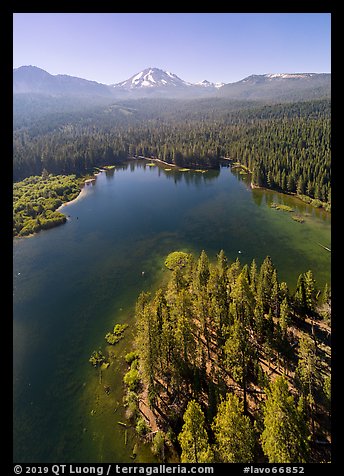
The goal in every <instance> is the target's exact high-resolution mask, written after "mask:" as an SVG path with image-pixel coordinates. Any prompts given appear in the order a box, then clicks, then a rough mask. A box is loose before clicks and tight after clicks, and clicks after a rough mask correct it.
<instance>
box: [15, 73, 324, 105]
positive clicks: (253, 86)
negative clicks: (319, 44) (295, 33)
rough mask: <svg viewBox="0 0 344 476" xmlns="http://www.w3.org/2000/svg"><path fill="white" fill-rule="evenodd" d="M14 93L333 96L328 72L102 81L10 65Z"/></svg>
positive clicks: (139, 75) (149, 76) (135, 77)
mask: <svg viewBox="0 0 344 476" xmlns="http://www.w3.org/2000/svg"><path fill="white" fill-rule="evenodd" d="M13 93H14V94H45V95H51V96H78V97H90V96H92V97H97V96H98V97H109V98H111V97H113V98H116V99H121V98H123V99H127V98H142V97H167V98H178V97H179V98H197V97H206V96H208V97H220V98H221V97H222V98H229V99H241V100H242V99H244V100H245V99H247V100H268V101H271V100H306V99H315V98H325V97H330V96H331V74H330V73H268V74H263V75H251V76H248V77H246V78H244V79H242V80H240V81H237V82H235V83H228V84H225V83H211V82H209V81H207V80H203V81H201V82H198V83H190V82H187V81H184V80H183V79H181V78H179V77H178V76H177V75H176V74H174V73H171V72H169V71H163V70H162V69H159V68H153V67H151V68H146V69H144V70H142V71H140V72H139V73H137V74H135V75H133V76H131V77H130V78H128V79H127V80H125V81H121V82H119V83H116V84H112V85H106V84H102V83H98V82H96V81H89V80H87V79H82V78H78V77H75V76H68V75H64V74H58V75H52V74H50V73H48V72H47V71H45V70H43V69H41V68H38V67H36V66H21V67H19V68H16V69H14V70H13Z"/></svg>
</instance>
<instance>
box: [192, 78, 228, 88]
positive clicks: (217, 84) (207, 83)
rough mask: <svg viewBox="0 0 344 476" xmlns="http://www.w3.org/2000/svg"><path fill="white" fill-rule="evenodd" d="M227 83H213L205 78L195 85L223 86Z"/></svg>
mask: <svg viewBox="0 0 344 476" xmlns="http://www.w3.org/2000/svg"><path fill="white" fill-rule="evenodd" d="M224 84H225V83H211V82H210V81H207V80H206V79H204V80H203V81H200V82H198V83H195V86H201V87H203V88H216V89H218V88H221V87H222V86H223V85H224Z"/></svg>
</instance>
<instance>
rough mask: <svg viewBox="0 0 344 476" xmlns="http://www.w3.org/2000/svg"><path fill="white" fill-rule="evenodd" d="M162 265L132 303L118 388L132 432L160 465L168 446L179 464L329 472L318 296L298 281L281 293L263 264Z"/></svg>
mask: <svg viewBox="0 0 344 476" xmlns="http://www.w3.org/2000/svg"><path fill="white" fill-rule="evenodd" d="M166 266H168V268H169V269H170V270H171V271H170V272H171V275H170V279H169V282H168V284H167V285H166V286H165V287H164V288H161V289H158V290H157V291H156V292H155V293H154V294H153V295H152V294H150V293H142V294H141V295H140V296H139V298H138V300H137V304H136V325H137V337H136V341H135V348H134V349H133V352H131V353H130V354H128V359H127V362H128V365H129V370H128V372H127V374H126V375H125V377H124V382H125V384H126V387H127V394H126V396H125V402H126V405H127V406H128V418H129V419H130V421H131V422H132V423H133V424H134V425H136V430H137V431H138V432H139V433H140V434H141V435H148V436H150V437H153V448H155V452H156V454H158V455H159V457H160V458H161V459H162V460H164V459H166V458H168V451H169V448H171V447H174V448H175V450H176V451H177V452H178V454H179V457H180V461H181V462H189V463H201V462H203V463H204V462H271V463H279V462H283V463H304V462H329V461H330V458H331V456H330V442H331V436H330V400H331V384H330V382H331V374H330V358H331V351H330V334H331V331H330V313H331V299H330V291H329V288H328V286H327V285H326V286H325V288H324V289H323V290H318V289H317V288H316V283H315V281H314V278H313V275H312V272H311V271H307V272H305V273H302V274H301V275H300V276H299V278H298V282H297V286H296V289H295V291H294V292H291V291H290V290H289V288H288V286H287V284H286V283H285V282H280V281H279V280H278V276H277V270H276V268H275V267H274V265H273V263H272V261H271V259H270V257H268V256H267V257H266V258H265V260H264V261H263V263H262V264H261V266H260V267H258V266H257V265H256V263H255V261H254V260H253V261H252V263H251V264H250V266H248V265H246V264H245V265H241V263H240V262H239V260H238V259H237V260H236V261H234V262H232V263H229V262H228V261H227V258H226V256H225V254H224V252H223V251H221V252H220V253H219V254H218V256H217V260H216V262H215V263H214V264H211V263H210V262H209V260H208V257H207V255H206V253H205V252H204V251H202V253H201V255H200V256H199V258H198V259H195V258H193V256H192V255H189V254H186V253H181V252H175V253H173V254H172V255H170V256H169V257H168V258H167V260H166ZM129 357H130V358H129ZM142 401H144V403H145V406H144V407H142V405H141V406H140V402H142ZM146 406H149V408H150V411H149V413H148V414H147V413H145V408H146ZM142 414H143V416H142ZM147 415H148V416H147ZM149 426H150V427H151V428H149ZM154 428H155V430H154V431H152V429H154Z"/></svg>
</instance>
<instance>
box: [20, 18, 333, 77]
mask: <svg viewBox="0 0 344 476" xmlns="http://www.w3.org/2000/svg"><path fill="white" fill-rule="evenodd" d="M30 64H31V65H34V66H38V67H40V68H42V69H45V70H46V71H48V72H49V73H51V74H69V75H72V76H78V77H81V78H85V79H89V80H94V81H98V82H101V83H105V84H112V83H116V82H120V81H123V80H125V79H127V78H129V77H130V76H133V75H134V74H136V73H138V72H139V71H141V70H142V69H144V68H147V67H157V68H161V69H164V70H167V71H171V72H173V73H175V74H177V75H178V76H179V77H181V78H182V79H184V80H186V81H190V82H197V81H202V80H203V79H207V80H208V81H213V82H217V81H223V82H225V83H229V82H234V81H239V80H240V79H243V78H244V77H246V76H249V75H250V74H264V73H275V72H276V73H284V72H286V73H294V72H315V73H320V72H325V73H327V72H330V71H331V15H330V13H15V14H14V16H13V67H14V68H17V67H19V66H23V65H30Z"/></svg>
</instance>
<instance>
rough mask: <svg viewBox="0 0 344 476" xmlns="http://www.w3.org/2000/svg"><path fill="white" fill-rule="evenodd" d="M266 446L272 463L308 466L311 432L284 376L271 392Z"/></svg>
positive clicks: (266, 410)
mask: <svg viewBox="0 0 344 476" xmlns="http://www.w3.org/2000/svg"><path fill="white" fill-rule="evenodd" d="M261 442H262V447H263V451H264V453H265V455H266V456H267V457H268V459H269V463H306V462H307V461H308V455H309V433H308V428H307V424H306V419H305V416H304V414H303V411H302V409H301V408H300V407H299V406H298V405H296V404H295V402H294V397H293V395H291V394H290V391H289V388H288V384H287V381H286V380H285V378H284V377H277V378H276V380H275V381H274V382H272V383H271V385H270V388H269V389H268V390H267V399H266V401H265V406H264V430H263V432H262V435H261Z"/></svg>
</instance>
